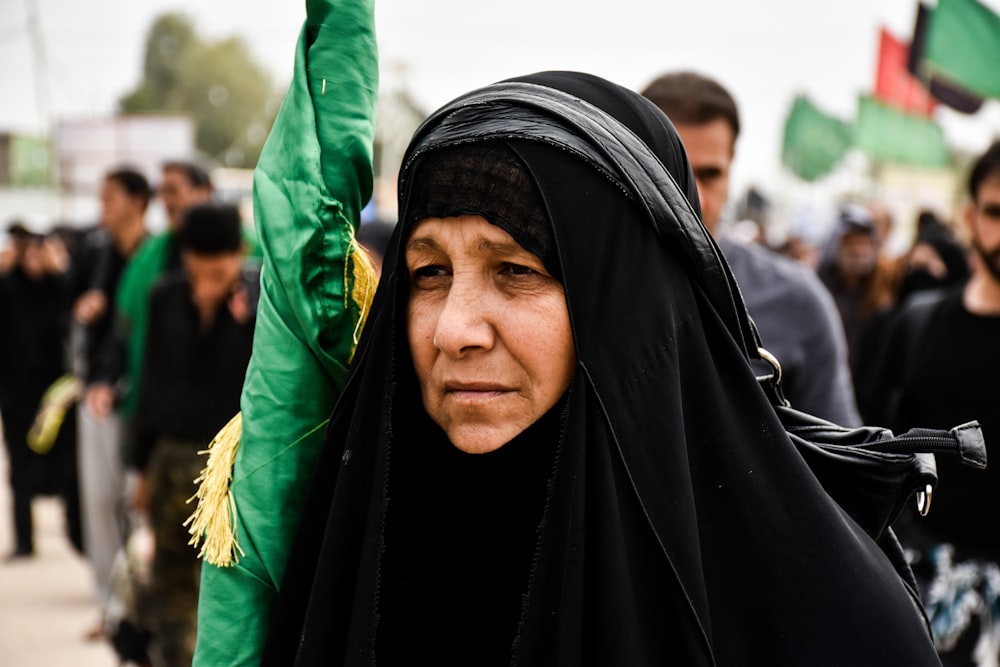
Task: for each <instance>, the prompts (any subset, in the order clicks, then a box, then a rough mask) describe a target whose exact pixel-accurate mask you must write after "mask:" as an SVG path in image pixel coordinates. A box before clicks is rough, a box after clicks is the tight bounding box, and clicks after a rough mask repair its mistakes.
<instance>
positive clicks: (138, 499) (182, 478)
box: [127, 203, 260, 667]
mask: <svg viewBox="0 0 1000 667" xmlns="http://www.w3.org/2000/svg"><path fill="white" fill-rule="evenodd" d="M175 238H176V242H177V247H178V249H179V250H180V255H181V262H182V266H183V268H182V269H180V270H174V271H168V272H167V273H165V274H164V275H163V276H162V277H161V279H160V280H159V281H157V283H156V284H155V285H154V286H153V289H152V291H151V292H150V295H149V326H148V327H147V328H146V341H145V344H144V345H143V349H144V354H145V358H144V359H143V373H142V376H141V381H140V384H139V386H138V388H137V389H138V391H137V398H138V401H137V409H136V412H135V414H134V416H133V419H132V425H131V433H130V442H129V448H128V457H127V459H128V465H129V467H130V468H132V469H133V470H135V471H137V474H138V480H139V483H138V484H137V485H136V488H135V492H134V496H133V505H134V506H135V507H136V508H137V509H138V510H139V511H142V512H145V513H147V514H148V517H149V525H150V526H151V528H152V530H153V534H154V536H155V543H156V548H155V552H154V556H153V561H152V566H151V572H150V583H149V585H148V588H146V589H141V590H140V591H139V594H138V599H137V615H138V620H139V623H140V625H142V627H144V628H145V629H147V630H149V631H150V632H151V633H152V639H151V642H150V646H149V657H150V659H151V661H152V664H153V666H154V667H163V666H174V665H178V666H179V665H190V664H191V661H192V659H193V655H194V643H195V629H196V622H195V619H196V615H197V607H198V587H199V578H200V572H201V567H200V566H201V563H200V561H199V560H198V555H197V551H196V550H195V549H193V548H192V547H191V546H189V545H188V540H189V539H190V536H189V535H188V533H187V529H186V528H185V526H184V522H185V520H186V519H187V517H188V515H190V514H191V509H192V507H191V505H189V504H188V499H189V498H191V497H192V496H193V495H194V494H195V491H196V490H197V489H196V486H195V481H194V480H195V479H196V478H197V477H198V476H199V474H200V473H201V469H202V468H203V467H204V466H205V458H204V457H203V456H200V455H199V452H201V451H202V450H204V449H206V448H207V446H208V443H209V442H211V440H212V438H213V437H214V436H215V434H216V433H218V432H219V430H220V429H222V427H223V426H225V425H226V424H227V423H228V422H229V420H230V419H231V418H232V417H234V416H235V415H236V414H237V413H238V412H239V410H240V394H241V392H242V389H243V379H244V376H245V374H246V367H247V364H248V363H249V361H250V350H251V344H252V341H253V330H254V322H255V319H256V309H257V298H258V296H259V294H260V271H259V269H258V268H257V267H256V266H255V265H254V264H252V263H247V262H245V259H244V245H243V236H242V225H241V221H240V216H239V212H238V210H237V209H236V208H235V207H234V206H230V205H226V204H214V203H208V204H200V205H197V206H195V207H193V208H191V209H189V210H188V212H187V213H186V215H185V216H184V219H183V221H182V223H181V225H180V227H179V228H178V229H177V230H175Z"/></svg>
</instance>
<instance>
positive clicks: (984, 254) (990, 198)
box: [965, 141, 1000, 283]
mask: <svg viewBox="0 0 1000 667" xmlns="http://www.w3.org/2000/svg"><path fill="white" fill-rule="evenodd" d="M969 195H970V197H971V201H970V202H969V204H968V205H967V206H966V208H965V223H966V225H967V226H968V229H969V236H970V239H971V242H972V247H973V249H974V250H975V251H976V256H977V260H978V262H977V263H978V264H979V265H981V266H982V268H984V269H986V271H987V273H988V274H989V275H990V276H991V277H992V279H993V280H994V281H995V282H997V283H1000V141H997V142H994V143H993V145H992V146H990V147H989V148H988V149H987V150H986V152H985V153H983V155H982V156H980V158H979V159H978V160H976V163H975V164H974V165H973V166H972V171H971V172H970V174H969Z"/></svg>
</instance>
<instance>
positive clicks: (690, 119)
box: [642, 72, 740, 142]
mask: <svg viewBox="0 0 1000 667" xmlns="http://www.w3.org/2000/svg"><path fill="white" fill-rule="evenodd" d="M642 96H643V97H645V98H646V99H648V100H649V101H650V102H652V103H653V104H655V105H656V106H658V107H659V108H660V110H661V111H663V113H665V114H667V117H668V118H670V120H671V121H672V122H673V123H674V124H675V125H676V124H680V125H704V124H706V123H711V122H712V121H713V120H716V119H718V118H721V119H723V120H724V121H726V122H727V123H729V126H730V127H731V128H732V130H733V141H734V142H735V141H736V138H737V137H738V136H740V112H739V110H738V109H737V108H736V101H735V100H733V96H732V95H730V94H729V91H728V90H726V89H725V88H723V87H722V85H721V84H720V83H719V82H718V81H715V80H714V79H710V78H708V77H706V76H702V75H701V74H698V73H696V72H668V73H666V74H661V75H660V76H658V77H657V78H655V79H653V81H652V82H651V83H650V84H649V85H648V86H646V88H645V90H643V91H642Z"/></svg>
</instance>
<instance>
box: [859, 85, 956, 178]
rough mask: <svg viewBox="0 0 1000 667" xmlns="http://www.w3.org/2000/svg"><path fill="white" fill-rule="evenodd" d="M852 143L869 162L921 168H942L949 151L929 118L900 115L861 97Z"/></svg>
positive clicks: (868, 98)
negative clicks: (864, 154)
mask: <svg viewBox="0 0 1000 667" xmlns="http://www.w3.org/2000/svg"><path fill="white" fill-rule="evenodd" d="M855 144H856V145H857V146H858V148H860V149H861V150H863V151H864V152H865V153H867V154H868V155H869V156H870V157H871V158H872V159H875V160H880V161H883V162H894V163H897V164H911V165H916V166H923V167H945V166H947V165H948V164H949V162H950V160H951V152H950V151H949V150H948V145H947V144H946V143H945V140H944V133H943V132H942V131H941V127H940V126H939V125H938V124H937V123H935V122H934V121H933V120H931V119H929V118H924V117H921V116H915V115H913V114H907V113H903V112H902V111H899V110H897V109H893V108H892V107H889V106H887V105H885V104H882V103H881V102H879V101H878V100H876V99H874V98H872V97H869V96H867V95H862V96H861V97H860V98H859V100H858V120H857V130H856V132H855Z"/></svg>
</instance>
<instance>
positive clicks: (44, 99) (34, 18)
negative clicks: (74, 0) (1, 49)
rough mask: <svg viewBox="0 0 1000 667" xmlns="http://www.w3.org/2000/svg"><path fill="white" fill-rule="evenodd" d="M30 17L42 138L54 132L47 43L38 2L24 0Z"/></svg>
mask: <svg viewBox="0 0 1000 667" xmlns="http://www.w3.org/2000/svg"><path fill="white" fill-rule="evenodd" d="M24 4H25V10H26V12H27V17H28V38H29V39H30V40H31V50H32V52H33V53H34V58H32V66H33V69H34V71H35V102H36V104H37V106H38V124H39V130H40V132H41V135H42V136H45V137H48V136H50V133H51V130H52V124H51V118H49V73H48V65H47V63H46V60H45V43H44V41H43V39H42V26H41V23H40V22H39V20H38V0H24Z"/></svg>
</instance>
